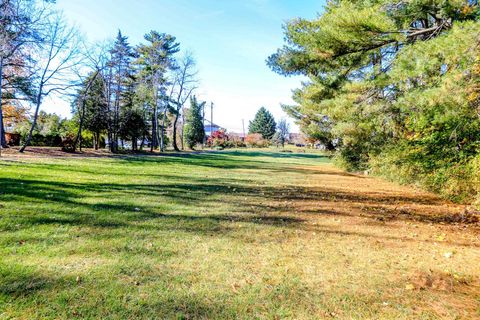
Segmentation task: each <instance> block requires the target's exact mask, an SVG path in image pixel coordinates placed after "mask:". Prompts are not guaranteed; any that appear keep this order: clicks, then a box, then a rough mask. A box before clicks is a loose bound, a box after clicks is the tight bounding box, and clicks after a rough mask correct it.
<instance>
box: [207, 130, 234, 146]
mask: <svg viewBox="0 0 480 320" xmlns="http://www.w3.org/2000/svg"><path fill="white" fill-rule="evenodd" d="M207 146H209V147H210V148H214V147H221V148H227V147H230V144H229V138H228V135H227V133H226V132H225V130H218V131H215V132H213V133H212V134H211V135H210V136H209V137H208V140H207Z"/></svg>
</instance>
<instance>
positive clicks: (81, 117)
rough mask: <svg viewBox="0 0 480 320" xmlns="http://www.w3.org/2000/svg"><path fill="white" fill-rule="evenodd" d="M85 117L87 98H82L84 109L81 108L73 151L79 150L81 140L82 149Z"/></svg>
mask: <svg viewBox="0 0 480 320" xmlns="http://www.w3.org/2000/svg"><path fill="white" fill-rule="evenodd" d="M84 118H85V99H83V98H82V109H81V110H80V123H79V125H78V131H77V136H76V137H75V141H74V142H73V152H75V151H76V150H77V144H78V143H79V142H80V146H79V149H80V151H82V145H81V144H82V142H81V139H82V129H83V120H84Z"/></svg>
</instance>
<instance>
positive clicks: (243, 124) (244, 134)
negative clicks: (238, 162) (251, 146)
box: [242, 119, 245, 140]
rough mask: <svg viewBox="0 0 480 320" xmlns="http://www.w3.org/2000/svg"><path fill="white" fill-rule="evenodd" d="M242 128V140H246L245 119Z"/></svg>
mask: <svg viewBox="0 0 480 320" xmlns="http://www.w3.org/2000/svg"><path fill="white" fill-rule="evenodd" d="M242 128H243V137H242V138H243V139H242V140H245V119H242Z"/></svg>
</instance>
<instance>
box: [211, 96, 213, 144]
mask: <svg viewBox="0 0 480 320" xmlns="http://www.w3.org/2000/svg"><path fill="white" fill-rule="evenodd" d="M212 134H213V102H212V103H210V136H211V135H212Z"/></svg>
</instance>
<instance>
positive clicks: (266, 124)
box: [248, 107, 277, 140]
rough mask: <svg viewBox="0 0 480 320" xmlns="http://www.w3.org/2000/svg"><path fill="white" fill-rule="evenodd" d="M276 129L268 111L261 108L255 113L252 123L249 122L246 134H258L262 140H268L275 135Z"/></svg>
mask: <svg viewBox="0 0 480 320" xmlns="http://www.w3.org/2000/svg"><path fill="white" fill-rule="evenodd" d="M276 129H277V124H276V123H275V119H274V118H273V116H272V114H271V113H270V111H268V110H267V109H265V108H264V107H261V108H260V109H259V110H258V111H257V114H256V115H255V118H254V119H253V121H250V125H249V126H248V133H259V134H261V135H262V137H263V139H267V140H270V139H272V137H273V135H274V134H275V131H276Z"/></svg>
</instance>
